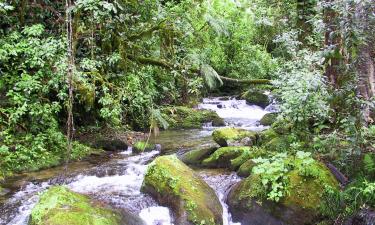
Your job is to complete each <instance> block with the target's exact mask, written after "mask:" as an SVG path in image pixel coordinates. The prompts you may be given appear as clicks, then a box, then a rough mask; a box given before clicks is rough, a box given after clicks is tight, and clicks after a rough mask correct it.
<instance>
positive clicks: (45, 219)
mask: <svg viewBox="0 0 375 225" xmlns="http://www.w3.org/2000/svg"><path fill="white" fill-rule="evenodd" d="M128 216H130V214H129V215H128ZM128 219H129V220H128V221H127V220H126V218H124V215H122V214H120V213H119V212H117V211H114V210H112V209H109V208H105V207H103V206H102V204H101V203H98V202H95V201H92V200H91V199H90V198H89V197H87V196H85V195H81V194H78V193H75V192H72V191H70V190H69V189H68V188H66V187H63V186H55V187H51V188H49V189H48V190H47V191H46V192H44V193H43V194H42V195H41V196H40V199H39V202H38V204H37V205H36V206H35V207H34V208H33V209H32V211H31V217H30V221H29V224H30V225H66V224H69V225H92V224H94V225H117V224H118V225H120V224H121V225H135V224H144V223H143V221H142V220H140V219H136V217H134V218H128Z"/></svg>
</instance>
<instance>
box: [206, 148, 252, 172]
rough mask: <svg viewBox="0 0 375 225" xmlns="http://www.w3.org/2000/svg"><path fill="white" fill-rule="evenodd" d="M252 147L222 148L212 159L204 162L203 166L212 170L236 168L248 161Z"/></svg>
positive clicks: (209, 158)
mask: <svg viewBox="0 0 375 225" xmlns="http://www.w3.org/2000/svg"><path fill="white" fill-rule="evenodd" d="M250 149H251V148H250V147H248V146H232V147H222V148H219V149H218V150H216V151H215V152H214V153H213V154H212V155H211V156H210V157H208V158H207V159H204V160H203V161H202V166H205V167H211V168H234V167H237V166H238V164H241V162H240V161H246V159H248V157H250V156H249V155H250Z"/></svg>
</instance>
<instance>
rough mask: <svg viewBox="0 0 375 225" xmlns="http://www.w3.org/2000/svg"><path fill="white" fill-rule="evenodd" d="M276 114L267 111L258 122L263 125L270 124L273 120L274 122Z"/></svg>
mask: <svg viewBox="0 0 375 225" xmlns="http://www.w3.org/2000/svg"><path fill="white" fill-rule="evenodd" d="M277 116H278V114H277V113H267V114H266V115H264V116H263V117H262V119H261V120H260V121H259V122H260V124H261V125H263V126H271V125H272V124H273V123H274V122H276V119H277Z"/></svg>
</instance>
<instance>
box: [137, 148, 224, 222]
mask: <svg viewBox="0 0 375 225" xmlns="http://www.w3.org/2000/svg"><path fill="white" fill-rule="evenodd" d="M142 191H144V192H147V193H150V194H151V195H153V196H154V197H155V198H156V199H157V200H158V202H159V203H160V204H162V205H167V206H169V207H172V209H173V211H174V214H175V215H176V217H177V218H176V219H177V221H176V224H207V225H215V224H222V208H221V205H220V202H219V200H218V198H217V196H216V195H215V192H214V191H213V190H212V189H211V188H210V187H209V186H208V185H207V184H206V183H205V182H204V181H203V180H202V179H201V178H200V177H199V176H197V175H196V174H195V173H194V171H193V170H192V169H190V168H189V167H188V166H186V165H185V164H184V163H182V162H181V161H180V160H178V159H177V157H176V156H174V155H169V156H161V157H158V158H156V159H155V160H154V161H153V162H152V163H151V164H150V165H149V167H148V169H147V172H146V175H145V178H144V181H143V185H142ZM187 221H189V222H187Z"/></svg>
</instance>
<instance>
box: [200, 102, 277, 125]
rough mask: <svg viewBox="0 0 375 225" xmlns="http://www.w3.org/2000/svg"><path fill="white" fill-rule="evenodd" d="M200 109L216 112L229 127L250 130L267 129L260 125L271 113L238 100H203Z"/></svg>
mask: <svg viewBox="0 0 375 225" xmlns="http://www.w3.org/2000/svg"><path fill="white" fill-rule="evenodd" d="M198 108H200V109H209V110H213V111H215V112H216V113H217V114H218V115H219V116H220V117H221V118H223V119H224V121H225V123H226V125H227V126H233V127H240V128H244V129H248V130H263V129H265V127H263V126H261V125H259V120H260V119H261V118H262V117H263V116H264V115H265V114H267V113H269V112H270V111H267V110H265V109H262V108H261V107H259V106H256V105H249V104H247V103H246V100H237V99H235V98H228V99H223V98H219V97H217V98H205V99H203V102H202V103H201V104H199V105H198ZM208 125H209V124H208ZM208 128H209V126H208Z"/></svg>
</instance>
